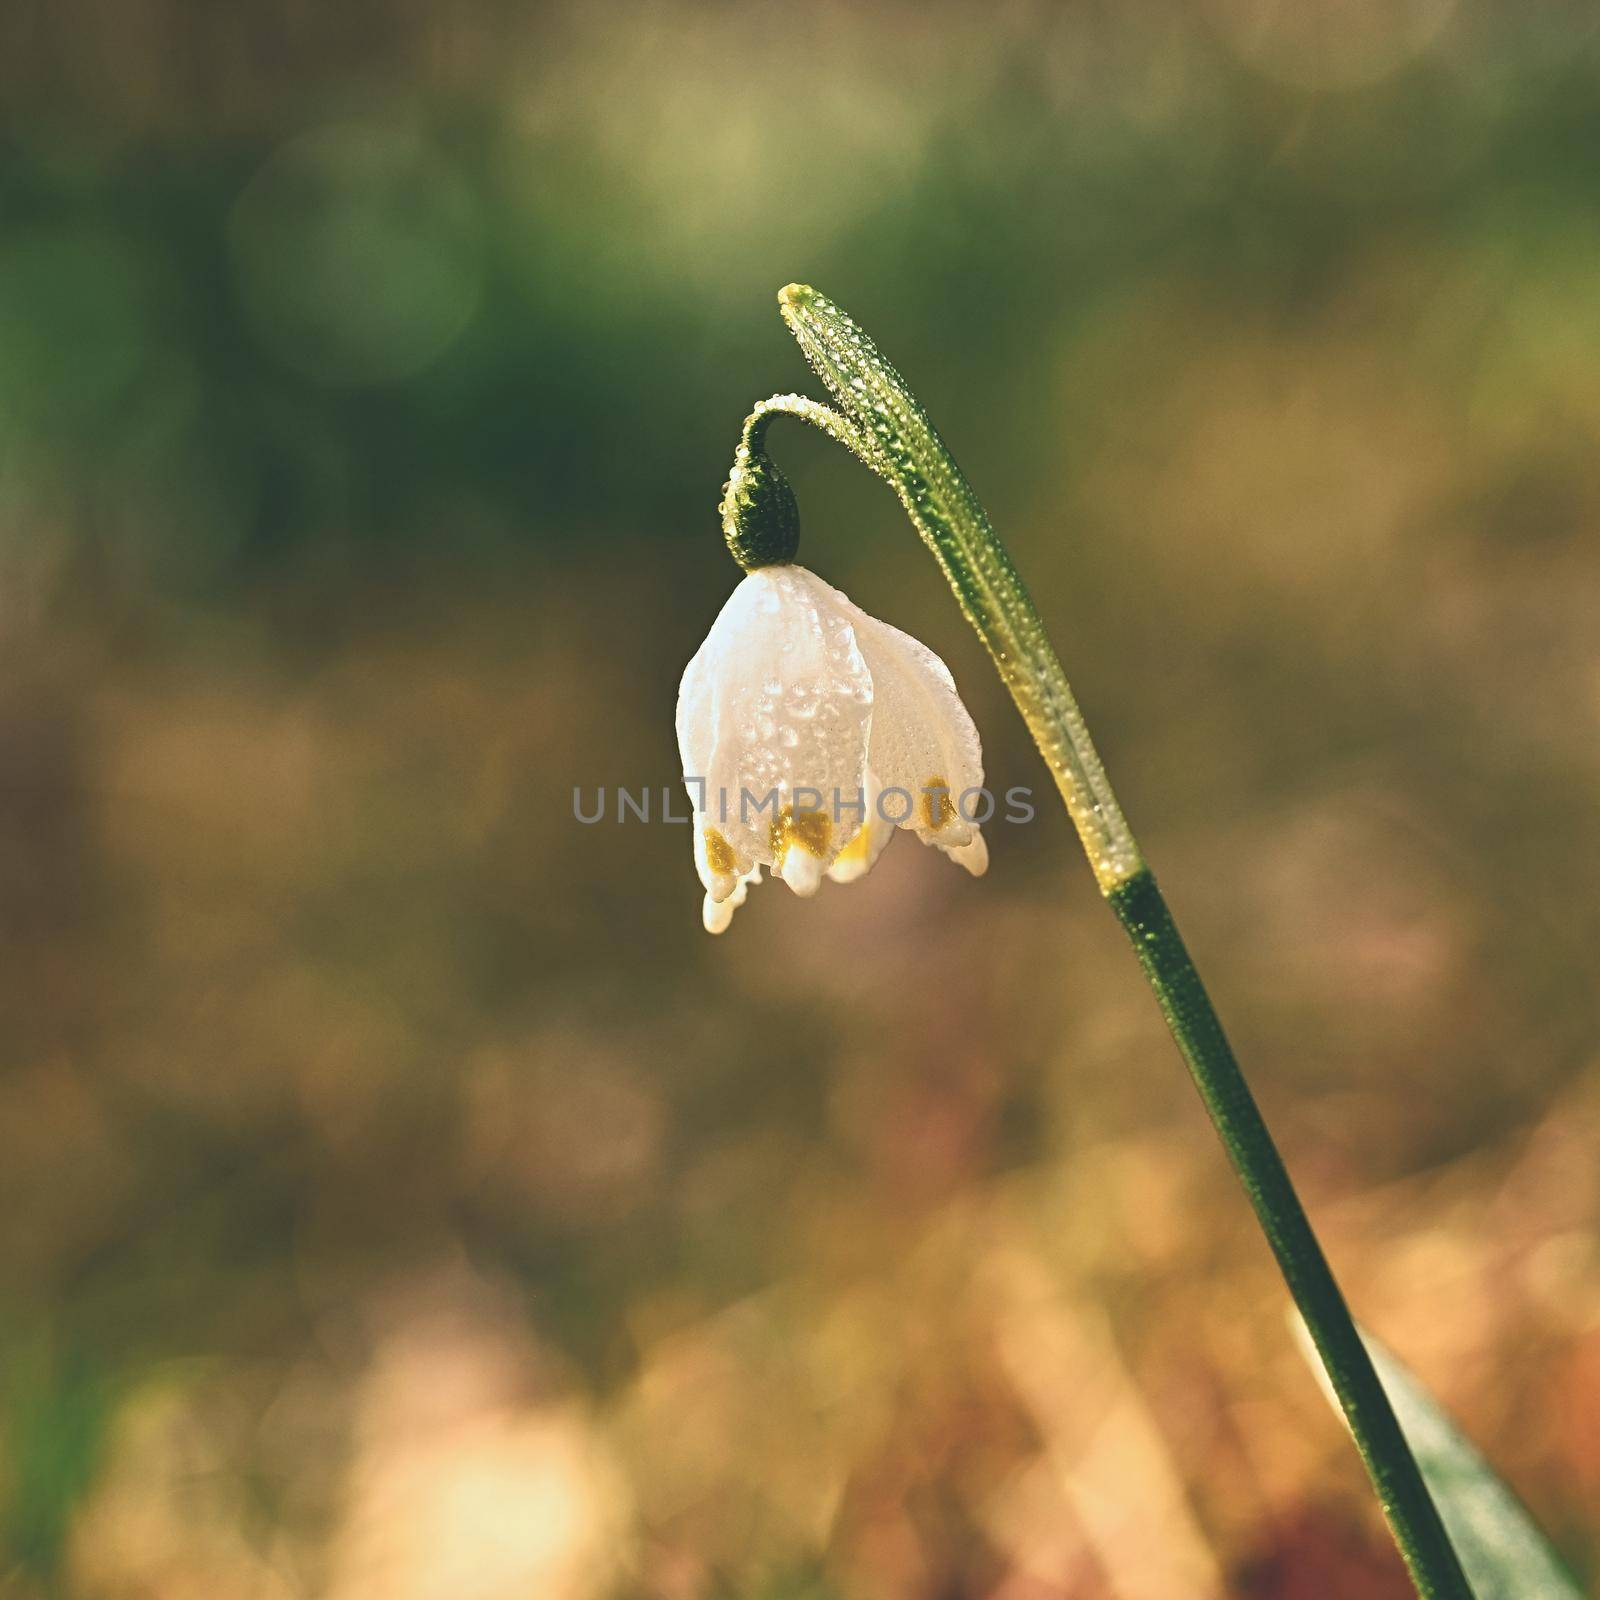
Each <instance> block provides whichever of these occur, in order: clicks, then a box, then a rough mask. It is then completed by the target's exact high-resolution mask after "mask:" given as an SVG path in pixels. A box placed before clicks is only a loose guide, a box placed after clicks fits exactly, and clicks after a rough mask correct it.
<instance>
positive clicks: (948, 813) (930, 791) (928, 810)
mask: <svg viewBox="0 0 1600 1600" xmlns="http://www.w3.org/2000/svg"><path fill="white" fill-rule="evenodd" d="M955 814H956V803H955V799H954V797H953V796H952V795H951V793H950V785H949V784H947V783H946V782H945V781H944V779H943V778H929V779H928V781H927V782H926V783H925V784H923V786H922V817H923V820H924V821H925V822H926V823H927V824H928V828H929V831H930V832H932V833H937V832H938V831H939V830H940V829H941V828H942V827H943V826H944V825H945V823H947V822H948V821H950V819H951V818H952V817H953V816H955Z"/></svg>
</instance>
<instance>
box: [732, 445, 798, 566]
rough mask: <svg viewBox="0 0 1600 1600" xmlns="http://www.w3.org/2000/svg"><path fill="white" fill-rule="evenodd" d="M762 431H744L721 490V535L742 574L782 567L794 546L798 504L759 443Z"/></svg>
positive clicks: (796, 536)
mask: <svg viewBox="0 0 1600 1600" xmlns="http://www.w3.org/2000/svg"><path fill="white" fill-rule="evenodd" d="M764 432H765V429H764V428H761V429H759V430H757V429H751V430H750V431H749V432H747V433H746V436H745V438H744V439H743V440H742V441H741V443H740V445H739V450H738V453H737V454H736V455H735V456H734V459H733V471H732V473H731V474H730V475H729V477H728V481H727V483H726V484H725V485H724V487H723V490H722V536H723V538H725V539H726V540H727V541H728V549H729V550H730V551H731V552H732V555H733V559H734V560H735V561H737V562H738V563H739V565H740V566H741V567H743V568H744V570H745V571H746V572H754V571H755V570H756V568H757V567H777V566H783V565H785V564H787V563H788V562H791V561H793V560H794V557H795V552H796V551H797V550H798V549H799V548H800V507H799V505H798V504H797V502H796V501H795V497H794V490H793V489H791V488H790V487H789V480H788V479H787V478H786V477H784V475H783V474H782V473H781V472H780V471H779V470H778V469H777V467H776V466H775V465H774V464H773V462H772V459H771V457H770V456H768V455H767V453H766V451H765V450H764V449H763V448H762V447H761V437H760V436H761V434H764ZM752 434H754V435H755V437H754V438H752Z"/></svg>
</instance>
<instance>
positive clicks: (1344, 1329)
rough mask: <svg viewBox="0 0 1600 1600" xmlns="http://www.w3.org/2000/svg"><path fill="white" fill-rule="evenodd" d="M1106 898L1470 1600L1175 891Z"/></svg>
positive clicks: (1131, 882) (1401, 1480)
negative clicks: (1171, 901) (1222, 1015)
mask: <svg viewBox="0 0 1600 1600" xmlns="http://www.w3.org/2000/svg"><path fill="white" fill-rule="evenodd" d="M1106 899H1107V900H1108V901H1109V902H1110V904H1111V909H1112V910H1113V911H1115V912H1116V914H1117V918H1118V920H1119V921H1120V922H1121V923H1122V926H1123V928H1124V929H1125V930H1126V932H1127V935H1128V938H1129V940H1130V941H1131V942H1132V944H1133V948H1134V951H1135V953H1136V954H1137V955H1138V957H1139V965H1140V966H1141V967H1142V968H1143V969H1144V975H1145V977H1146V978H1147V979H1149V981H1150V987H1151V988H1152V989H1153V990H1154V991H1155V996H1156V1003H1157V1004H1158V1005H1159V1006H1160V1007H1161V1014H1162V1016H1164V1017H1165V1018H1166V1019H1167V1026H1168V1028H1170V1029H1171V1030H1172V1037H1173V1038H1174V1039H1175V1040H1177V1043H1178V1049H1179V1050H1181V1051H1182V1052H1183V1059H1184V1060H1185V1061H1186V1062H1187V1063H1188V1066H1189V1073H1190V1076H1191V1077H1193V1079H1194V1083H1195V1087H1196V1088H1197V1089H1198V1090H1199V1091H1200V1098H1201V1099H1202V1100H1203V1101H1204V1102H1205V1107H1206V1110H1207V1112H1209V1113H1210V1116H1211V1121H1212V1124H1213V1125H1214V1126H1215V1128H1216V1130H1217V1134H1218V1136H1219V1137H1220V1138H1221V1140H1222V1144H1223V1148H1224V1149H1225V1150H1226V1151H1227V1152H1228V1159H1229V1161H1231V1162H1232V1163H1233V1170H1234V1171H1235V1172H1236V1173H1238V1175H1239V1181H1240V1182H1241V1183H1242V1184H1243V1185H1244V1190H1245V1193H1246V1194H1247V1195H1248V1196H1249V1197H1250V1204H1251V1206H1252V1208H1253V1209H1254V1211H1255V1214H1256V1220H1257V1221H1258V1222H1260V1224H1261V1231H1262V1232H1263V1233H1264V1234H1265V1235H1266V1236H1267V1243H1268V1244H1269V1245H1271V1246H1272V1253H1273V1255H1274V1256H1276V1257H1277V1260H1278V1267H1279V1270H1280V1271H1281V1272H1282V1273H1283V1276H1284V1281H1285V1282H1286V1283H1287V1284H1288V1286H1289V1293H1290V1294H1291V1295H1292V1296H1293V1297H1294V1303H1295V1305H1296V1306H1297V1307H1298V1308H1299V1310H1300V1315H1301V1317H1302V1318H1303V1319H1304V1320H1305V1324H1306V1327H1307V1329H1308V1330H1309V1331H1310V1334H1311V1338H1312V1342H1313V1343H1314V1344H1315V1345H1316V1347H1317V1350H1318V1352H1319V1354H1320V1355H1321V1357H1322V1364H1323V1366H1324V1367H1325V1368H1326V1369H1327V1373H1328V1377H1329V1379H1330V1380H1331V1382H1332V1384H1333V1388H1334V1392H1335V1393H1336V1394H1337V1395H1338V1397H1339V1404H1340V1406H1341V1407H1342V1408H1343V1410H1344V1414H1345V1417H1346V1418H1347V1419H1348V1421H1349V1424H1350V1432H1351V1433H1352V1435H1353V1436H1354V1438H1355V1442H1356V1448H1357V1449H1358V1450H1359V1451H1360V1452H1361V1459H1362V1461H1364V1462H1365V1463H1366V1468H1367V1473H1368V1475H1369V1476H1370V1477H1371V1479H1372V1483H1373V1487H1374V1488H1375V1489H1376V1490H1377V1492H1378V1499H1379V1501H1380V1502H1381V1503H1382V1505H1383V1512H1384V1515H1385V1516H1386V1517H1387V1518H1388V1519H1389V1526H1390V1528H1391V1529H1392V1530H1393V1532H1394V1538H1395V1543H1396V1544H1397V1545H1399V1547H1400V1553H1401V1555H1402V1556H1404V1558H1405V1563H1406V1566H1407V1567H1408V1568H1409V1569H1410V1571H1411V1577H1412V1580H1413V1582H1414V1583H1415V1584H1416V1587H1417V1592H1418V1593H1419V1594H1421V1595H1423V1596H1425V1597H1426V1600H1445V1597H1449V1600H1456V1597H1462V1600H1470V1597H1471V1593H1472V1591H1471V1589H1470V1588H1469V1587H1468V1585H1467V1580H1466V1575H1465V1574H1464V1573H1463V1572H1462V1570H1461V1563H1460V1561H1459V1560H1458V1559H1457V1557H1456V1552H1455V1549H1454V1547H1453V1546H1452V1545H1451V1543H1450V1540H1449V1537H1448V1535H1447V1534H1446V1533H1445V1530H1444V1524H1443V1522H1441V1521H1440V1519H1439V1512H1438V1508H1437V1507H1436V1506H1435V1505H1434V1503H1433V1497H1432V1496H1431V1495H1430V1494H1429V1493H1428V1489H1427V1485H1426V1484H1424V1482H1423V1481H1422V1474H1421V1472H1420V1471H1419V1470H1418V1468H1417V1463H1416V1460H1415V1458H1414V1457H1413V1456H1412V1453H1411V1447H1410V1445H1409V1444H1408V1443H1407V1442H1406V1437H1405V1435H1404V1433H1402V1432H1401V1430H1400V1424H1399V1422H1398V1420H1397V1419H1396V1417H1395V1414H1394V1408H1393V1407H1392V1406H1391V1405H1390V1403H1389V1397H1388V1395H1387V1394H1386V1393H1385V1392H1384V1389H1383V1385H1382V1383H1381V1382H1380V1381H1379V1379H1378V1374H1377V1372H1376V1370H1375V1369H1374V1367H1373V1365H1372V1358H1371V1357H1370V1356H1369V1355H1368V1354H1367V1349H1366V1346H1365V1344H1363V1342H1362V1340H1361V1335H1360V1334H1359V1333H1358V1332H1357V1331H1356V1325H1355V1322H1354V1321H1353V1320H1352V1318H1351V1316H1350V1311H1349V1308H1348V1307H1347V1306H1346V1305H1345V1301H1344V1296H1343V1295H1342V1294H1341V1293H1340V1292H1339V1285H1338V1283H1337V1282H1336V1281H1335V1279H1334V1276H1333V1272H1332V1270H1331V1269H1330V1268H1329V1266H1328V1260H1327V1257H1326V1256H1324V1255H1323V1253H1322V1246H1321V1245H1320V1244H1319V1243H1318V1242H1317V1236H1316V1234H1315V1233H1314V1232H1313V1231H1312V1227H1311V1222H1310V1220H1309V1218H1308V1217H1307V1216H1306V1213H1305V1208H1304V1207H1303V1206H1302V1205H1301V1204H1300V1197H1299V1195H1298V1194H1297V1193H1296V1192H1295V1187H1294V1182H1293V1180H1292V1179H1291V1178H1290V1177H1289V1173H1288V1169H1287V1168H1286V1167H1285V1166H1284V1164H1283V1158H1282V1156H1280V1155H1279V1154H1278V1147H1277V1145H1276V1144H1274V1143H1273V1139H1272V1134H1271V1133H1270V1132H1269V1131H1268V1129H1267V1124H1266V1122H1265V1121H1264V1120H1263V1118H1262V1115H1261V1109H1260V1107H1259V1106H1258V1105H1257V1104H1256V1099H1255V1096H1254V1095H1253V1094H1252V1093H1251V1092H1250V1085H1249V1084H1248V1083H1246V1082H1245V1077H1244V1074H1243V1072H1241V1071H1240V1070H1239V1063H1238V1061H1237V1060H1236V1059H1235V1058H1234V1054H1233V1050H1232V1048H1231V1047H1230V1046H1229V1044H1228V1039H1227V1035H1226V1034H1224V1033H1223V1031H1222V1024H1221V1023H1220V1022H1219V1021H1218V1020H1217V1014H1216V1012H1215V1011H1214V1010H1213V1009H1212V1005H1211V997H1210V996H1209V995H1208V994H1207V993H1206V987H1205V984H1204V983H1202V982H1201V980H1200V974H1199V973H1198V972H1196V971H1195V967H1194V962H1193V961H1191V960H1190V959H1189V952H1188V950H1187V949H1186V948H1185V947H1184V943H1183V937H1182V935H1181V934H1179V932H1178V928H1177V924H1176V923H1174V922H1173V920H1172V913H1171V911H1169V910H1168V908H1167V902H1166V897H1165V896H1164V895H1163V894H1162V893H1161V889H1160V887H1159V886H1158V885H1157V883H1156V880H1155V878H1154V877H1153V876H1152V875H1151V873H1150V871H1149V869H1148V868H1146V869H1145V870H1144V871H1142V872H1140V873H1138V874H1137V875H1136V876H1134V877H1132V878H1129V879H1128V880H1127V881H1126V882H1125V883H1121V884H1119V885H1118V886H1117V887H1116V888H1115V889H1113V890H1111V891H1110V893H1109V894H1107V896H1106Z"/></svg>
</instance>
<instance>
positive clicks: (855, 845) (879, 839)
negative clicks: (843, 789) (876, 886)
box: [828, 771, 894, 883]
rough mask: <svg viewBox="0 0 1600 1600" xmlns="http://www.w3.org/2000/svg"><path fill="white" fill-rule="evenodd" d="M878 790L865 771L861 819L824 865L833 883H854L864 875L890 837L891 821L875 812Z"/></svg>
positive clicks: (870, 868) (873, 780)
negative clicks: (855, 830)
mask: <svg viewBox="0 0 1600 1600" xmlns="http://www.w3.org/2000/svg"><path fill="white" fill-rule="evenodd" d="M879 790H880V785H879V783H878V780H877V777H876V776H875V774H873V773H872V772H870V771H869V772H868V773H867V794H866V815H865V820H864V821H863V822H862V824H861V829H860V831H859V832H858V833H857V834H856V836H855V838H853V839H852V840H851V841H850V843H849V844H847V845H846V846H845V847H844V849H843V850H841V851H840V852H839V854H838V855H836V856H835V857H834V858H833V864H832V865H831V866H830V867H829V868H828V876H829V877H830V878H832V879H833V881H834V882H835V883H854V882H855V881H856V879H857V878H864V877H866V875H867V874H868V873H869V872H871V871H872V868H873V866H874V865H875V864H876V862H877V859H878V857H879V856H881V855H882V854H883V852H884V850H885V849H886V848H887V847H888V844H889V841H890V840H891V839H892V838H894V824H893V823H892V822H885V821H884V819H883V818H882V817H881V816H880V815H879V813H878V794H879Z"/></svg>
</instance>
